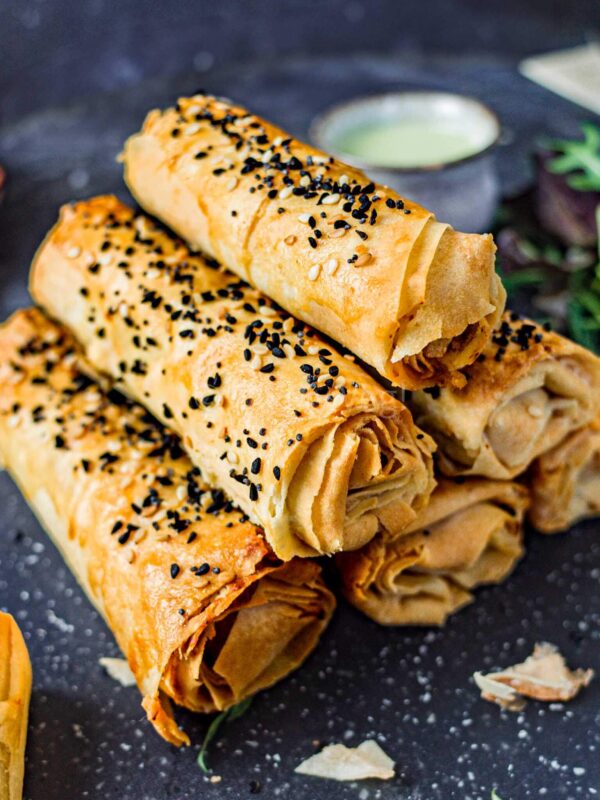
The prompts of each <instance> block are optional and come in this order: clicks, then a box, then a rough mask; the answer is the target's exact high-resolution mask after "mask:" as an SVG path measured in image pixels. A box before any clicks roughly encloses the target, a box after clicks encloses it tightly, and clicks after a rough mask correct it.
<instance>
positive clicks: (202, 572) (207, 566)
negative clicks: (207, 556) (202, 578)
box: [196, 561, 210, 575]
mask: <svg viewBox="0 0 600 800" xmlns="http://www.w3.org/2000/svg"><path fill="white" fill-rule="evenodd" d="M209 570H210V564H209V563H208V562H207V561H205V562H204V564H200V566H199V567H198V568H197V570H196V575H206V573H207V572H208V571H209Z"/></svg>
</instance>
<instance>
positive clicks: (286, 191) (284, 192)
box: [279, 186, 292, 200]
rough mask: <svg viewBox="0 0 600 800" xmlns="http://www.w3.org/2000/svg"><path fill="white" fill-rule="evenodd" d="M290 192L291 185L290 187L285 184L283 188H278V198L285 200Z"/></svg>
mask: <svg viewBox="0 0 600 800" xmlns="http://www.w3.org/2000/svg"><path fill="white" fill-rule="evenodd" d="M291 194H292V187H291V186H285V187H284V188H283V189H281V190H280V192H279V198H280V199H281V200H287V198H288V197H289V196H290V195H291Z"/></svg>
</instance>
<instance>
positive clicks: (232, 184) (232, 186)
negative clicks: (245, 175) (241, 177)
mask: <svg viewBox="0 0 600 800" xmlns="http://www.w3.org/2000/svg"><path fill="white" fill-rule="evenodd" d="M237 185H238V179H237V178H236V177H233V178H230V179H229V180H228V181H227V183H226V184H225V188H226V189H227V191H228V192H233V190H234V189H235V187H236V186H237Z"/></svg>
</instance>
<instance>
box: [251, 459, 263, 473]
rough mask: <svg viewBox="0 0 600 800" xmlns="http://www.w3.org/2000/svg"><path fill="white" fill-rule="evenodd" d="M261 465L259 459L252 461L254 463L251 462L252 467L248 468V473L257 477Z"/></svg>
mask: <svg viewBox="0 0 600 800" xmlns="http://www.w3.org/2000/svg"><path fill="white" fill-rule="evenodd" d="M261 463H262V462H261V460H260V458H255V459H254V461H253V462H252V466H251V467H250V472H251V473H252V474H253V475H258V473H259V472H260V465H261Z"/></svg>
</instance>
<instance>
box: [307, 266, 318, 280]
mask: <svg viewBox="0 0 600 800" xmlns="http://www.w3.org/2000/svg"><path fill="white" fill-rule="evenodd" d="M320 272H321V265H320V264H314V266H312V267H311V268H310V269H309V270H308V279H309V280H311V281H316V280H317V278H318V277H319V274H320Z"/></svg>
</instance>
